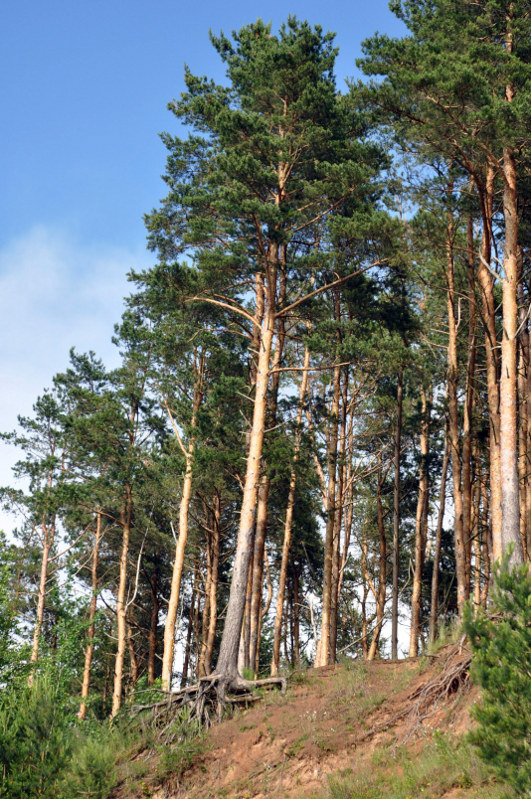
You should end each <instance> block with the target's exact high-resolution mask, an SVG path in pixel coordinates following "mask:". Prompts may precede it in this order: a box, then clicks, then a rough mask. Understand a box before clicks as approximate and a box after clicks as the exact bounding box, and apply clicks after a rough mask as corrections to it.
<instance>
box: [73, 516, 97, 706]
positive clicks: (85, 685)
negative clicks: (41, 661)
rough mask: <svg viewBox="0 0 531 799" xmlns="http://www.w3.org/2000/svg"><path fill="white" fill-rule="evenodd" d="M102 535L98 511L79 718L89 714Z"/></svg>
mask: <svg viewBox="0 0 531 799" xmlns="http://www.w3.org/2000/svg"><path fill="white" fill-rule="evenodd" d="M101 535H102V523H101V512H100V511H97V512H96V531H95V534H94V548H93V550H92V568H91V577H92V586H91V587H92V595H91V598H90V608H89V626H88V629H87V648H86V649H85V664H84V666H83V682H82V685H81V703H80V705H79V712H78V714H77V715H78V718H80V719H84V718H86V715H87V699H88V695H89V688H90V671H91V668H92V656H93V654H94V635H95V633H96V625H95V623H94V618H95V616H96V610H97V602H98V561H99V553H100V542H101Z"/></svg>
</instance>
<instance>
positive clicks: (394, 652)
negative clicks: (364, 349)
mask: <svg viewBox="0 0 531 799" xmlns="http://www.w3.org/2000/svg"><path fill="white" fill-rule="evenodd" d="M403 379H404V377H403V371H402V369H401V368H400V369H399V372H398V383H397V387H396V428H395V480H394V489H393V594H392V610H391V657H392V659H393V660H397V659H398V575H399V565H400V449H401V447H402V402H403Z"/></svg>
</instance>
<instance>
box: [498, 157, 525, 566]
mask: <svg viewBox="0 0 531 799" xmlns="http://www.w3.org/2000/svg"><path fill="white" fill-rule="evenodd" d="M503 171H504V191H503V215H504V220H505V253H504V256H505V257H504V263H503V266H504V272H505V275H504V278H503V280H502V292H503V293H502V308H503V333H502V342H501V379H500V472H501V495H502V497H501V503H502V536H501V538H502V542H501V543H502V554H504V553H505V552H506V551H507V548H508V547H509V546H513V547H514V549H513V553H512V555H511V564H512V565H516V564H519V563H522V561H523V553H522V541H521V538H520V497H519V488H518V417H517V402H518V391H517V357H516V337H517V330H518V301H517V283H518V262H517V258H518V213H517V195H516V167H515V163H514V157H513V154H512V151H511V150H510V148H508V147H505V148H504V152H503Z"/></svg>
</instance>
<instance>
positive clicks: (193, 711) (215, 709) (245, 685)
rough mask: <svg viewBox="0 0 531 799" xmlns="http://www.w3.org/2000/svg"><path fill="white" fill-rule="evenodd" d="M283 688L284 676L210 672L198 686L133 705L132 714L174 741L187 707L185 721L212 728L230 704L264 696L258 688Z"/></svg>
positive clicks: (240, 703) (130, 709) (242, 702)
mask: <svg viewBox="0 0 531 799" xmlns="http://www.w3.org/2000/svg"><path fill="white" fill-rule="evenodd" d="M275 687H276V688H280V689H281V691H282V692H284V691H285V690H286V680H285V678H284V677H270V678H268V679H264V680H244V679H243V678H242V677H240V676H239V675H236V676H227V675H223V674H210V675H209V676H208V677H201V679H200V680H199V682H197V683H195V685H189V686H187V687H186V688H182V689H181V690H180V691H172V692H170V693H168V694H167V695H166V697H165V698H164V699H162V700H161V701H159V702H153V703H149V704H143V705H132V706H131V707H130V708H129V711H130V713H131V714H132V715H133V716H139V715H141V716H142V717H143V720H144V722H146V723H149V724H150V726H151V727H152V728H153V729H155V730H157V731H158V735H157V737H158V738H159V740H160V741H163V742H165V743H167V742H169V741H170V740H171V737H172V736H171V728H172V726H174V722H175V721H177V719H178V718H179V716H180V715H181V718H182V712H183V710H184V709H185V710H186V721H187V722H192V723H194V722H195V723H196V724H198V725H199V726H200V727H205V728H206V727H209V726H210V724H211V723H212V720H213V718H215V719H217V721H221V719H222V717H223V716H224V715H225V713H226V711H227V709H228V708H230V707H236V706H241V705H244V706H247V705H248V704H251V703H252V702H256V701H257V700H259V699H261V696H260V695H257V694H256V693H255V690H256V689H257V688H266V689H269V688H275Z"/></svg>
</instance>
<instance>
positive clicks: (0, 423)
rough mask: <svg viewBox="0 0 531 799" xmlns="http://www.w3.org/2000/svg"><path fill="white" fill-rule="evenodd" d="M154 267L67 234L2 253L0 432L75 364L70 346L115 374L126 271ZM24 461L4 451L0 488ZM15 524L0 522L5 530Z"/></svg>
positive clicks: (22, 242)
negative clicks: (94, 357)
mask: <svg viewBox="0 0 531 799" xmlns="http://www.w3.org/2000/svg"><path fill="white" fill-rule="evenodd" d="M148 263H149V255H148V254H147V252H146V251H145V250H143V249H139V250H138V251H134V250H126V249H118V248H115V247H106V246H105V245H104V244H102V245H94V246H89V247H87V246H84V245H81V244H79V243H77V242H75V241H74V240H72V239H71V238H70V237H69V236H68V235H66V234H64V233H62V232H60V231H56V230H50V229H47V228H44V227H34V228H32V229H31V230H29V231H28V232H27V233H26V234H25V235H24V236H21V237H19V238H16V239H13V240H12V241H10V242H8V243H7V245H6V246H5V247H4V248H3V249H0V342H1V346H0V381H1V386H2V400H1V402H0V430H1V431H4V432H5V431H9V430H12V429H14V428H15V426H16V423H17V414H23V415H27V414H30V413H31V408H32V405H33V403H34V401H35V399H36V398H37V396H38V395H39V394H41V393H42V391H43V389H44V388H45V387H47V386H49V385H50V384H51V382H52V377H53V375H54V374H56V373H57V372H59V371H62V370H63V369H64V368H65V367H66V366H67V364H68V353H69V350H70V348H71V347H75V348H76V350H78V351H80V352H85V351H87V350H94V351H95V352H96V354H97V355H98V356H99V357H101V358H102V359H103V361H104V362H105V363H106V364H107V365H108V366H110V367H112V366H116V365H117V363H118V353H117V350H116V347H114V345H113V344H112V342H111V336H112V334H113V326H114V324H115V323H116V322H117V321H119V319H120V316H121V313H122V308H123V303H122V298H123V297H124V296H125V295H126V294H128V293H130V291H131V288H132V287H131V285H130V284H128V282H127V279H126V274H127V272H128V271H129V270H130V269H132V268H135V269H140V268H143V267H145V266H146V265H147V264H148ZM18 457H20V455H19V454H17V453H16V452H15V451H14V450H13V448H12V447H7V446H5V445H3V444H0V485H6V484H9V483H11V482H12V478H11V466H12V465H13V463H14V462H15V461H16V460H17V458H18ZM2 526H3V527H4V529H10V528H11V526H12V521H11V520H8V519H5V517H2V516H0V529H2Z"/></svg>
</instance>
